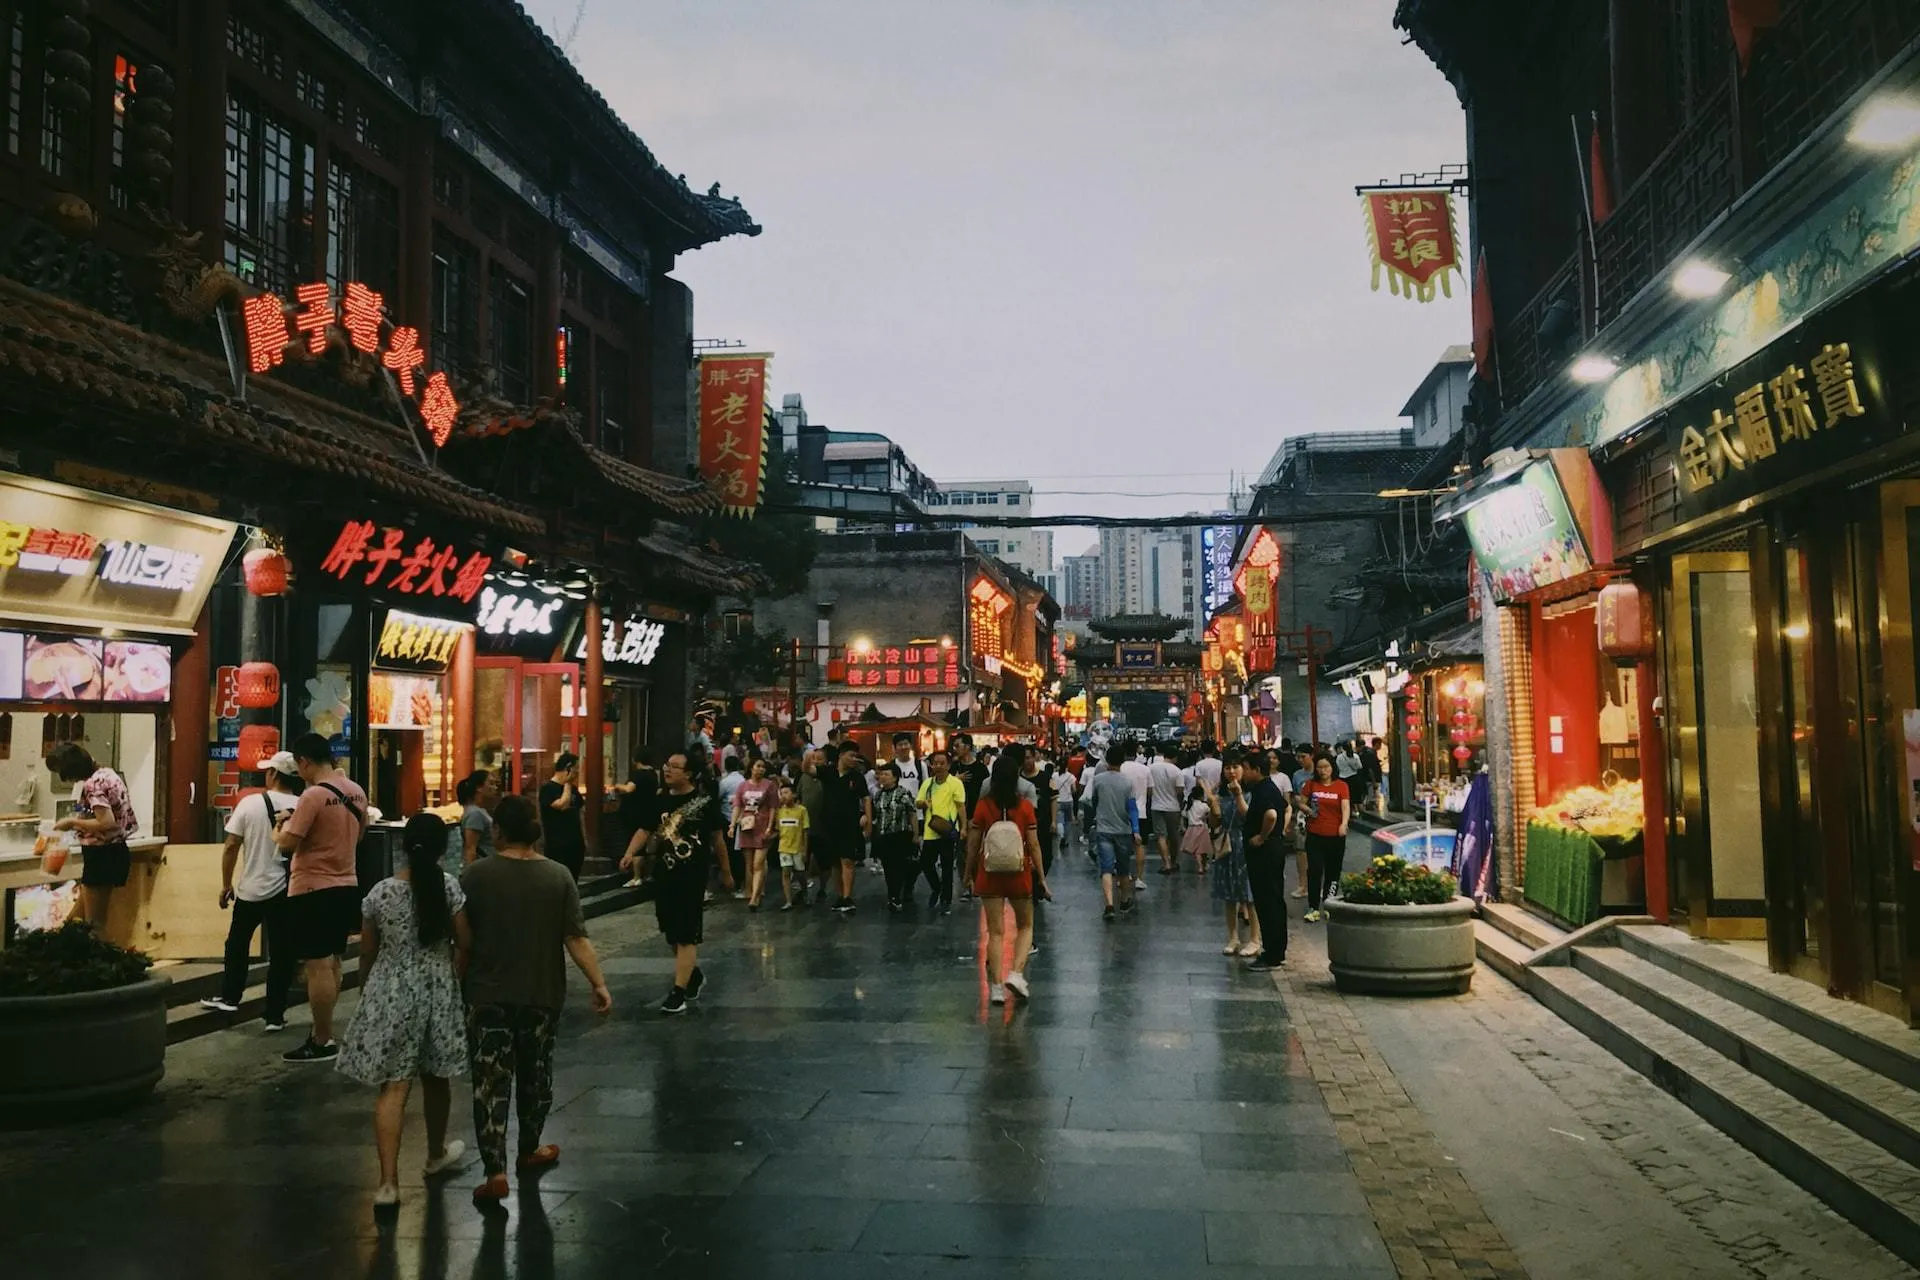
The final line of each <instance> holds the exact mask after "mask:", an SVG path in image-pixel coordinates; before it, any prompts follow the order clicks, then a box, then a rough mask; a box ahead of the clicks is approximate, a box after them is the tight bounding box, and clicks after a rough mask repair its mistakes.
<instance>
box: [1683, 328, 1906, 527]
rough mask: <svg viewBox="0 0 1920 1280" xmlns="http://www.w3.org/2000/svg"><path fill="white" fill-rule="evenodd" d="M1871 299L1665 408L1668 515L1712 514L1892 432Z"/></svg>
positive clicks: (1895, 429) (1894, 423)
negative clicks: (1671, 505)
mask: <svg viewBox="0 0 1920 1280" xmlns="http://www.w3.org/2000/svg"><path fill="white" fill-rule="evenodd" d="M1878 328H1879V326H1878V325H1877V324H1876V323H1875V309H1874V299H1873V298H1871V297H1867V298H1862V299H1860V300H1859V301H1857V302H1855V303H1851V304H1848V303H1843V304H1841V305H1840V306H1839V307H1836V308H1835V309H1834V310H1833V311H1831V312H1829V313H1828V314H1826V315H1824V316H1820V317H1816V318H1815V319H1814V320H1812V321H1810V322H1808V323H1807V324H1804V325H1802V326H1801V327H1800V328H1799V329H1797V330H1795V331H1794V332H1793V333H1791V334H1789V335H1788V336H1787V337H1785V338H1782V339H1780V340H1779V341H1778V342H1775V343H1774V344H1773V345H1771V346H1769V347H1768V348H1766V350H1764V351H1762V352H1761V353H1760V354H1758V355H1756V356H1753V357H1751V358H1749V359H1747V360H1743V361H1742V362H1740V363H1739V364H1737V365H1735V366H1734V367H1733V368H1732V369H1730V370H1728V371H1727V372H1726V373H1724V374H1722V375H1721V376H1720V377H1719V378H1716V379H1715V380H1714V381H1713V382H1712V383H1710V384H1709V385H1708V386H1706V387H1705V388H1703V389H1702V390H1700V391H1698V392H1695V393H1694V394H1693V395H1691V396H1688V397H1687V398H1686V399H1685V400H1683V401H1681V402H1680V403H1679V404H1677V405H1675V406H1674V407H1673V408H1672V409H1671V410H1669V411H1668V413H1667V418H1666V433H1665V441H1666V446H1667V448H1668V449H1669V450H1671V452H1672V460H1673V461H1672V465H1673V468H1674V490H1675V494H1676V499H1675V506H1676V519H1677V521H1678V522H1684V521H1687V520H1691V519H1694V518H1696V517H1698V516H1703V515H1708V514H1711V513H1712V512H1715V511H1719V510H1721V509H1723V508H1725V507H1727V506H1729V505H1731V504H1733V503H1735V502H1739V501H1741V500H1743V499H1746V498H1751V497H1755V496H1756V495H1759V494H1762V493H1765V492H1766V491H1767V490H1769V489H1773V488H1776V487H1778V486H1781V485H1785V484H1789V483H1792V482H1794V481H1798V480H1803V479H1806V478H1808V477H1810V476H1812V475H1813V474H1814V473H1815V472H1817V471H1818V470H1820V469H1821V468H1823V467H1827V466H1831V465H1833V464H1835V463H1839V462H1844V461H1846V460H1847V459H1849V458H1851V457H1853V456H1855V455H1857V454H1861V453H1864V452H1866V451H1867V450H1868V449H1870V448H1873V447H1875V446H1877V445H1879V444H1882V443H1884V442H1885V441H1887V440H1889V439H1891V438H1893V437H1894V436H1895V435H1897V434H1898V433H1899V431H1900V423H1899V421H1898V416H1897V415H1896V414H1894V413H1891V412H1890V411H1889V407H1888V406H1889V396H1888V394H1887V390H1886V387H1885V385H1884V384H1883V382H1882V375H1881V366H1880V348H1879V342H1878Z"/></svg>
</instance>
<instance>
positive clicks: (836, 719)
mask: <svg viewBox="0 0 1920 1280" xmlns="http://www.w3.org/2000/svg"><path fill="white" fill-rule="evenodd" d="M833 722H834V723H835V724H839V723H840V713H839V712H838V711H835V712H834V713H833Z"/></svg>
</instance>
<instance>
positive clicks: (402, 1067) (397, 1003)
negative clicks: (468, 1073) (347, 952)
mask: <svg viewBox="0 0 1920 1280" xmlns="http://www.w3.org/2000/svg"><path fill="white" fill-rule="evenodd" d="M400 846H401V849H402V851H403V853H404V855H405V861H404V862H403V863H402V865H401V866H400V867H399V868H398V869H396V870H395V871H394V873H393V874H392V875H391V876H389V877H387V878H386V879H385V880H382V881H381V882H380V883H379V884H376V885H375V886H373V889H372V890H371V891H370V892H369V893H368V894H367V896H366V900H365V901H364V902H363V903H362V904H361V915H362V918H361V923H360V972H361V973H362V975H364V979H363V981H362V984H361V988H360V1004H359V1007H358V1008H356V1009H355V1010H354V1014H353V1021H352V1023H350V1024H349V1025H348V1027H347V1031H346V1035H345V1036H344V1037H343V1043H342V1045H341V1050H340V1055H339V1058H340V1060H339V1062H338V1064H337V1066H338V1069H339V1071H340V1074H341V1075H344V1076H346V1077H348V1078H349V1079H353V1080H358V1081H359V1082H360V1083H362V1084H370V1085H376V1086H378V1087H379V1089H380V1096H379V1098H378V1099H377V1100H376V1101H375V1103H374V1108H373V1135H374V1147H375V1149H376V1151H377V1153H378V1155H379V1159H380V1185H379V1187H378V1189H377V1190H375V1192H374V1194H373V1203H374V1206H375V1207H376V1208H384V1207H390V1206H392V1205H395V1204H397V1203H399V1200H400V1132H401V1127H402V1125H403V1124H404V1123H405V1120H406V1112H407V1095H408V1094H409V1093H411V1092H412V1090H413V1082H414V1081H415V1080H418V1081H420V1094H421V1101H422V1104H423V1109H424V1110H425V1111H426V1118H427V1162H426V1166H425V1168H424V1170H423V1173H424V1174H425V1176H427V1177H429V1178H431V1177H433V1176H435V1175H436V1174H441V1173H446V1172H447V1171H449V1170H451V1169H453V1168H454V1167H455V1166H456V1165H457V1164H458V1163H459V1160H460V1157H461V1156H462V1155H464V1154H466V1149H467V1144H466V1143H464V1142H461V1141H460V1140H458V1139H453V1140H451V1141H449V1140H448V1138H447V1115H448V1110H449V1107H450V1105H451V1101H450V1100H451V1095H450V1093H449V1089H448V1084H447V1081H448V1078H449V1077H451V1076H456V1075H459V1074H461V1073H462V1072H464V1071H465V1070H466V1069H467V1038H466V1032H465V1021H466V1018H465V1012H464V1010H463V1009H462V1008H461V1003H460V982H459V979H458V978H457V977H455V974H456V972H457V971H458V970H459V969H461V968H462V967H463V966H464V964H465V957H466V950H467V941H468V933H467V917H466V895H465V894H464V893H462V892H461V889H460V883H459V881H457V880H455V879H454V878H453V877H452V876H450V875H448V874H447V873H446V872H445V871H443V870H441V868H440V859H441V856H442V855H443V854H444V853H445V852H446V848H447V824H446V823H444V822H442V821H441V820H440V819H439V818H438V817H436V816H435V815H433V814H431V813H417V814H415V815H414V816H413V817H411V818H409V819H408V820H407V826H406V830H405V832H404V834H403V835H402V836H401V841H400Z"/></svg>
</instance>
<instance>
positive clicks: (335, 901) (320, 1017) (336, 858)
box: [275, 733, 367, 1062]
mask: <svg viewBox="0 0 1920 1280" xmlns="http://www.w3.org/2000/svg"><path fill="white" fill-rule="evenodd" d="M291 754H292V756H293V763H294V768H295V769H296V770H297V771H298V772H299V774H300V780H301V781H302V782H304V783H306V784H307V785H306V789H305V790H304V791H302V792H301V793H300V799H299V802H298V803H296V804H295V805H294V807H293V812H292V813H291V814H289V815H288V817H287V819H286V821H285V822H284V823H282V824H281V827H280V834H279V836H278V837H277V838H276V841H275V843H277V844H278V845H279V846H280V851H281V852H282V853H286V854H289V855H291V861H290V862H289V863H288V866H287V939H288V942H289V944H290V945H291V946H292V948H293V958H294V959H296V960H298V961H300V962H301V963H302V965H303V966H304V967H305V969H306V973H307V1008H308V1009H309V1010H311V1011H312V1013H313V1031H312V1032H311V1033H310V1034H309V1035H308V1036H307V1040H306V1043H305V1044H302V1045H301V1046H300V1047H299V1048H297V1049H290V1050H288V1051H287V1052H286V1053H284V1054H282V1055H280V1057H281V1061H283V1062H331V1061H332V1060H333V1059H335V1058H337V1057H339V1056H340V1046H339V1045H338V1044H337V1043H336V1042H335V1041H334V1038H333V1006H334V1005H335V1004H336V1003H337V1002H338V1001H339V999H340V957H341V956H342V955H344V954H345V953H346V950H347V939H348V938H349V937H351V936H353V935H354V934H356V933H358V932H360V872H359V864H358V859H357V857H356V854H357V852H358V850H359V848H360V837H361V836H362V835H364V834H365V833H366V829H367V793H366V792H364V791H362V790H361V789H360V784H359V783H357V782H355V781H354V780H353V779H352V778H349V777H348V776H347V775H346V774H344V773H342V772H341V771H340V770H339V769H337V768H335V767H334V763H333V746H332V744H330V743H329V742H328V741H327V740H326V739H325V738H323V737H321V736H320V735H319V734H317V733H303V734H301V735H300V736H299V737H298V738H296V739H294V742H293V751H292V753H291Z"/></svg>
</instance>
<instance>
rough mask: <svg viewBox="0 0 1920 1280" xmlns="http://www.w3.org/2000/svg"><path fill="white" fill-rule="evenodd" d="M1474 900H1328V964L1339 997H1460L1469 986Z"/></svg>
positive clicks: (1471, 976) (1471, 968) (1470, 980)
mask: <svg viewBox="0 0 1920 1280" xmlns="http://www.w3.org/2000/svg"><path fill="white" fill-rule="evenodd" d="M1474 910H1475V908H1474V905H1473V899H1471V898H1455V899H1454V900H1453V901H1452V902H1442V903H1437V904H1435V905H1433V906H1418V907H1413V906H1409V907H1378V906H1365V905H1361V904H1358V903H1352V902H1342V901H1341V900H1340V899H1338V898H1330V899H1328V901H1327V903H1326V911H1327V961H1328V966H1329V967H1330V968H1331V969H1332V970H1333V981H1334V985H1336V986H1338V987H1339V988H1340V990H1342V991H1354V992H1371V993H1374V994H1376V995H1436V994H1442V993H1447V994H1456V995H1464V994H1465V993H1466V991H1467V989H1468V988H1469V987H1470V986H1472V985H1473V956H1474V952H1473V915H1474Z"/></svg>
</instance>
